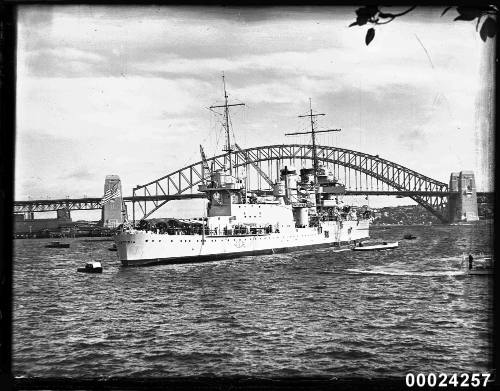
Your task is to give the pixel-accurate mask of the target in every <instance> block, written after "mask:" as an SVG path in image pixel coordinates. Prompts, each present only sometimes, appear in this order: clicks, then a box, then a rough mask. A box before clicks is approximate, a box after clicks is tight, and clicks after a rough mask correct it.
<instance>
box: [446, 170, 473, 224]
mask: <svg viewBox="0 0 500 391" xmlns="http://www.w3.org/2000/svg"><path fill="white" fill-rule="evenodd" d="M450 191H451V192H456V195H452V196H449V197H448V212H449V221H450V223H456V222H460V221H477V220H479V213H478V209H477V193H476V181H475V179H474V173H473V172H472V171H460V172H453V173H452V174H451V176H450Z"/></svg>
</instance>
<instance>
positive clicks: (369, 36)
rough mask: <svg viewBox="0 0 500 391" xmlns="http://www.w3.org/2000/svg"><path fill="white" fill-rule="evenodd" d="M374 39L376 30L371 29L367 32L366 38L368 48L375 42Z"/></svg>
mask: <svg viewBox="0 0 500 391" xmlns="http://www.w3.org/2000/svg"><path fill="white" fill-rule="evenodd" d="M373 38H375V29H374V28H373V27H370V28H369V29H368V31H367V32H366V37H365V43H366V46H368V45H369V44H370V42H371V41H373Z"/></svg>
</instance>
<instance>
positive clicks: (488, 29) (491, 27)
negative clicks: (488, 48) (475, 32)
mask: <svg viewBox="0 0 500 391" xmlns="http://www.w3.org/2000/svg"><path fill="white" fill-rule="evenodd" d="M496 33H497V23H496V22H495V20H494V19H493V18H491V17H488V18H486V20H485V21H484V23H483V25H482V26H481V30H479V35H480V36H481V39H482V40H483V41H485V42H486V38H488V37H490V38H493V37H494V36H495V34H496Z"/></svg>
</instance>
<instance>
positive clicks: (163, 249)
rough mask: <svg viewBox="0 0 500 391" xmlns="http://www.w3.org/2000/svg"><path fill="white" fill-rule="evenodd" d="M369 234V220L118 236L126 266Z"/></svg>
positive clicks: (297, 246) (272, 249)
mask: <svg viewBox="0 0 500 391" xmlns="http://www.w3.org/2000/svg"><path fill="white" fill-rule="evenodd" d="M368 236H369V221H368V220H352V221H349V220H348V221H342V222H336V221H328V222H323V223H322V226H321V227H307V228H293V229H288V230H286V231H284V232H279V233H278V232H275V233H269V234H264V235H211V236H205V237H203V236H202V235H168V234H158V233H154V232H146V231H137V230H132V231H130V232H122V233H120V234H118V235H117V236H116V237H115V242H116V247H117V254H118V259H119V260H120V261H121V263H122V264H123V265H124V266H141V265H148V264H157V263H184V262H203V261H212V260H218V259H227V258H237V257H242V256H246V255H258V254H273V253H279V252H287V251H293V250H299V249H306V248H319V247H329V246H336V245H340V244H347V243H350V242H353V241H355V240H361V239H364V238H367V237H368Z"/></svg>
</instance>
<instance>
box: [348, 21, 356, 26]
mask: <svg viewBox="0 0 500 391" xmlns="http://www.w3.org/2000/svg"><path fill="white" fill-rule="evenodd" d="M352 26H358V21H357V20H356V21H355V22H352V23H351V24H350V25H349V27H352Z"/></svg>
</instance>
